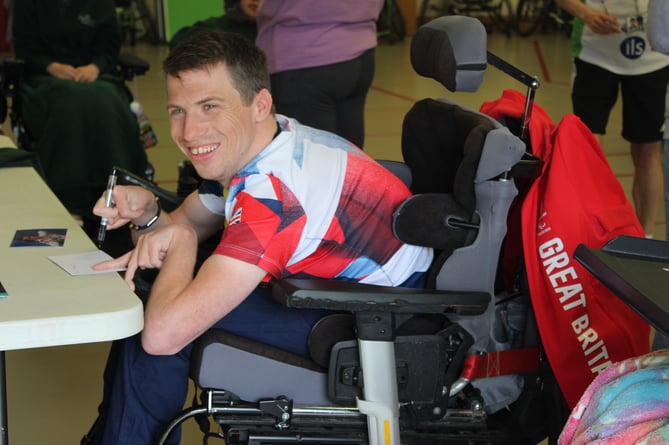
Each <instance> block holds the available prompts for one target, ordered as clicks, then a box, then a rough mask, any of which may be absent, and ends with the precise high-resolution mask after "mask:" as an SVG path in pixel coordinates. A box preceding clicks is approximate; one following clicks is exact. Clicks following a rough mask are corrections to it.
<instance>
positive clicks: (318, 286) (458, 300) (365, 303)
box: [272, 278, 490, 315]
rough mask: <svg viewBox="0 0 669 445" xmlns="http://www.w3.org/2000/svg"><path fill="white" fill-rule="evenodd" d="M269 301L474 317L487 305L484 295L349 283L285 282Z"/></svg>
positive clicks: (323, 307)
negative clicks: (273, 299)
mask: <svg viewBox="0 0 669 445" xmlns="http://www.w3.org/2000/svg"><path fill="white" fill-rule="evenodd" d="M272 295H273V297H274V298H275V299H276V300H277V301H279V302H281V303H283V304H285V305H286V306H288V307H292V308H311V309H330V310H336V311H349V312H369V311H374V312H380V311H383V312H395V313H410V314H442V313H457V314H461V315H478V314H481V313H483V312H484V311H485V310H486V308H487V307H488V304H489V303H490V295H488V294H487V293H485V292H465V291H463V292H458V291H445V290H432V289H413V288H405V287H389V286H372V285H369V284H360V283H354V282H351V281H336V280H305V279H296V278H286V279H283V280H279V281H278V282H277V283H275V284H274V286H273V289H272Z"/></svg>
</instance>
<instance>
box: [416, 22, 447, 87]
mask: <svg viewBox="0 0 669 445" xmlns="http://www.w3.org/2000/svg"><path fill="white" fill-rule="evenodd" d="M411 65H412V66H413V69H414V71H416V72H417V73H418V74H420V75H421V76H424V77H429V78H431V79H435V80H437V81H438V82H439V83H441V84H442V85H443V86H445V87H446V88H447V89H448V90H449V91H457V90H456V86H457V85H456V77H455V75H456V73H457V68H456V62H455V54H454V51H453V47H452V46H451V41H450V39H449V38H448V35H447V34H446V33H445V32H442V31H440V30H437V29H431V28H428V27H421V28H420V29H419V30H418V32H416V34H415V35H414V36H413V37H412V39H411Z"/></svg>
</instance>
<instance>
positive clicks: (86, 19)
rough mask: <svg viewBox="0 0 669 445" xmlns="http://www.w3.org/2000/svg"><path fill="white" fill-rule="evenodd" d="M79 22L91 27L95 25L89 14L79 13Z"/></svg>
mask: <svg viewBox="0 0 669 445" xmlns="http://www.w3.org/2000/svg"><path fill="white" fill-rule="evenodd" d="M77 18H78V19H79V23H81V24H82V25H84V26H90V27H91V28H92V27H94V26H95V20H94V19H93V17H91V15H90V14H79V17H77Z"/></svg>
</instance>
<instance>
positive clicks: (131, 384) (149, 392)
mask: <svg viewBox="0 0 669 445" xmlns="http://www.w3.org/2000/svg"><path fill="white" fill-rule="evenodd" d="M325 313H326V311H322V310H302V309H289V308H286V307H285V306H283V305H281V304H279V303H276V302H275V301H273V300H272V299H271V296H270V295H269V290H268V289H263V288H259V289H258V290H256V291H255V292H254V293H253V294H251V295H250V296H249V297H248V298H246V300H244V302H243V303H242V304H241V305H239V306H238V307H237V308H236V309H235V310H234V311H232V312H231V313H229V314H228V315H226V316H225V317H224V318H223V319H222V320H221V321H219V322H218V323H217V324H216V325H214V326H213V327H214V328H217V329H224V330H226V331H228V332H232V333H235V334H237V335H241V336H244V337H247V338H251V339H254V340H258V341H261V342H263V343H266V344H270V345H272V346H276V347H279V348H282V349H286V350H288V351H291V352H294V353H296V354H300V355H303V356H308V353H307V336H308V335H309V331H310V330H311V327H312V326H313V325H314V324H315V323H316V321H318V319H319V318H321V317H322V316H323V315H324V314H325ZM191 350H192V345H188V346H187V347H185V348H184V349H183V350H181V351H180V352H179V353H178V354H176V355H169V356H156V355H150V354H147V353H146V352H144V350H143V349H142V345H141V340H140V335H139V334H138V335H135V336H134V337H130V338H127V339H123V340H118V341H115V342H113V343H112V346H111V351H110V354H109V359H108V361H107V366H106V368H105V373H104V383H105V385H104V393H103V401H102V404H101V405H100V407H99V418H98V422H97V425H96V427H95V432H94V434H93V437H94V441H95V443H96V444H102V445H112V444H113V445H151V444H153V443H155V442H156V441H157V440H158V438H159V437H160V435H161V433H162V431H163V430H164V429H165V427H166V426H167V424H168V423H169V421H170V420H171V419H172V418H173V417H174V416H176V415H177V414H178V413H179V412H180V411H181V409H182V407H183V406H184V403H185V400H186V395H187V392H188V374H189V369H190V355H191ZM230 366H234V364H231V365H230ZM249 384H250V385H252V384H253V382H249ZM179 440H180V432H175V434H172V437H171V438H170V441H169V443H170V444H178V443H179Z"/></svg>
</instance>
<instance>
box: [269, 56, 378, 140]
mask: <svg viewBox="0 0 669 445" xmlns="http://www.w3.org/2000/svg"><path fill="white" fill-rule="evenodd" d="M373 78H374V50H373V49H371V50H368V51H366V52H364V53H363V54H362V55H360V56H359V57H356V58H355V59H352V60H349V61H346V62H341V63H335V64H332V65H325V66H320V67H313V68H304V69H299V70H291V71H283V72H280V73H275V74H272V76H271V81H272V95H273V97H274V105H275V107H276V111H277V113H279V114H283V115H286V116H288V117H292V118H295V119H297V120H298V121H300V123H302V124H304V125H308V126H310V127H314V128H318V129H321V130H326V131H330V132H332V133H335V134H338V135H339V136H341V137H343V138H345V139H347V140H349V141H351V142H353V143H354V144H355V145H357V146H358V147H360V148H362V146H363V142H364V135H365V130H364V109H365V99H366V97H367V91H368V90H369V87H370V85H371V83H372V80H373Z"/></svg>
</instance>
